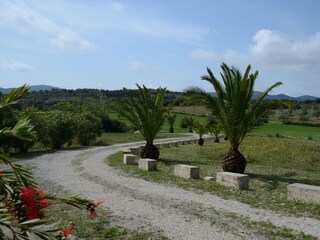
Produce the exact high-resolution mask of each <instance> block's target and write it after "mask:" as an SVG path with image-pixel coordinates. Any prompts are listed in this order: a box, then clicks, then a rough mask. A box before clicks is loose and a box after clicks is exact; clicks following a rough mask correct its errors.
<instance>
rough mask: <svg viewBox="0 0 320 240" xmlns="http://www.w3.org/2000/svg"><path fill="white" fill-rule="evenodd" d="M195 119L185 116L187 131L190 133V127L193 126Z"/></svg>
mask: <svg viewBox="0 0 320 240" xmlns="http://www.w3.org/2000/svg"><path fill="white" fill-rule="evenodd" d="M195 123H196V120H195V119H194V118H193V117H186V124H187V126H188V128H189V133H192V132H193V130H192V128H193V127H194V125H195Z"/></svg>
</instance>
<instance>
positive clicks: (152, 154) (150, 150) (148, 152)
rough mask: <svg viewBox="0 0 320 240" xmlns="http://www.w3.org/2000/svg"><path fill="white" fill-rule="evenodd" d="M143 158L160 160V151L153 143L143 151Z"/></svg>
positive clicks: (148, 144) (141, 154)
mask: <svg viewBox="0 0 320 240" xmlns="http://www.w3.org/2000/svg"><path fill="white" fill-rule="evenodd" d="M140 156H141V158H151V159H155V160H158V159H159V156H160V151H159V149H158V148H157V147H156V146H155V145H153V143H147V144H146V145H145V146H144V147H143V148H142V150H141V153H140Z"/></svg>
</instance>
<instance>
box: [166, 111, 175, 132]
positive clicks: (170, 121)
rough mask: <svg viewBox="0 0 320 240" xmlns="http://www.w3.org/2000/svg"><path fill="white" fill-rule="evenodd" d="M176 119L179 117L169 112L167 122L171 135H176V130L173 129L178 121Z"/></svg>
mask: <svg viewBox="0 0 320 240" xmlns="http://www.w3.org/2000/svg"><path fill="white" fill-rule="evenodd" d="M176 118H177V115H175V114H173V115H171V114H170V113H169V112H168V115H167V121H168V123H169V125H170V130H169V131H170V133H174V128H173V125H174V123H175V121H176Z"/></svg>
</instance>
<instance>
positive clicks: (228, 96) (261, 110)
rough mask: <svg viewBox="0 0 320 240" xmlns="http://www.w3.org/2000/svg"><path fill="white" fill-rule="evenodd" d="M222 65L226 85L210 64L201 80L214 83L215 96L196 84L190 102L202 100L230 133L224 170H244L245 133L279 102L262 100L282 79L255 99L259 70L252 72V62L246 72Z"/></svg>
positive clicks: (223, 162) (191, 90)
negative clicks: (243, 144)
mask: <svg viewBox="0 0 320 240" xmlns="http://www.w3.org/2000/svg"><path fill="white" fill-rule="evenodd" d="M221 68H222V73H221V74H220V75H221V77H222V80H223V84H224V86H222V84H221V83H220V82H219V81H218V80H217V79H216V78H215V76H214V75H213V73H212V71H211V70H210V68H207V72H208V75H204V76H202V77H201V79H202V80H206V81H208V82H209V83H211V84H212V85H213V87H214V90H215V92H216V97H213V96H212V95H211V94H210V93H207V92H205V91H204V90H203V89H201V88H197V87H193V88H189V89H188V90H187V91H186V94H190V98H189V99H188V101H189V102H198V103H203V104H204V105H205V106H206V107H207V108H208V109H210V110H211V111H212V114H213V115H215V116H216V117H217V119H218V120H219V122H221V124H222V126H223V128H224V131H225V134H226V136H228V139H229V142H230V151H229V152H228V154H227V155H226V156H225V157H224V158H223V159H222V168H223V170H224V171H228V172H235V173H243V172H244V170H245V167H246V159H245V157H244V156H243V155H242V154H241V153H240V151H239V146H240V144H241V142H242V140H243V139H244V137H245V136H246V134H247V133H248V132H249V131H250V130H252V129H253V128H254V126H255V123H256V122H257V121H258V120H259V119H260V118H261V117H263V116H264V115H266V114H267V113H268V112H269V111H271V110H272V109H274V108H275V107H278V106H279V105H280V104H279V103H277V102H263V100H264V99H265V97H266V96H267V95H268V93H269V92H270V91H271V90H272V89H274V88H275V87H277V86H279V85H281V84H282V83H281V82H277V83H275V84H273V85H272V86H271V87H269V88H268V89H267V90H266V91H264V92H263V93H261V94H260V96H259V97H258V98H257V99H256V100H254V101H253V100H252V95H253V87H254V83H255V80H256V79H257V77H258V71H256V72H255V73H254V74H250V70H251V66H250V65H249V66H248V67H247V68H246V71H245V73H244V75H242V74H241V72H240V71H239V70H238V69H237V68H235V67H229V66H228V65H227V64H225V63H223V64H222V65H221Z"/></svg>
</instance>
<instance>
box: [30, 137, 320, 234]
mask: <svg viewBox="0 0 320 240" xmlns="http://www.w3.org/2000/svg"><path fill="white" fill-rule="evenodd" d="M179 139H181V138H179ZM158 141H168V140H166V139H164V140H158ZM136 145H137V143H135V144H118V145H114V146H108V147H92V148H85V149H78V150H63V151H59V152H55V153H52V154H46V155H42V156H38V157H36V158H34V159H32V160H28V161H27V162H28V164H31V166H32V168H33V172H34V174H35V176H36V178H40V179H43V180H45V181H50V182H52V183H55V184H58V185H59V186H61V188H63V189H65V190H67V191H70V192H73V193H80V194H81V195H82V196H85V197H87V198H90V199H95V200H102V201H104V202H105V204H103V205H102V207H105V208H108V209H110V210H111V211H112V212H113V215H116V216H119V219H121V220H119V223H118V225H122V226H123V227H125V228H138V227H143V228H144V229H146V230H148V231H161V232H162V234H163V235H164V236H166V237H168V238H169V239H183V240H188V239H190V240H191V239H192V240H197V239H265V237H263V236H262V235H260V234H259V233H258V232H257V231H255V229H252V228H250V229H249V228H246V227H245V226H243V224H241V220H240V219H243V218H245V219H250V220H253V221H258V222H260V221H263V222H270V223H272V224H274V225H275V226H278V227H287V228H291V229H294V230H295V231H297V232H304V233H306V234H310V235H313V236H316V237H318V238H319V239H320V227H319V226H320V221H318V220H315V219H311V218H303V217H292V216H284V215H280V214H279V213H275V212H272V211H267V210H263V209H256V208H253V207H250V206H249V205H246V204H243V203H240V202H237V201H233V200H224V199H222V198H220V197H217V196H215V195H212V194H206V193H205V194H201V193H196V192H193V191H188V190H184V189H181V188H178V187H174V186H172V185H162V184H158V183H153V182H148V181H145V180H142V179H138V178H133V177H130V176H128V175H126V174H124V173H123V172H121V171H120V170H116V169H114V168H112V167H109V166H108V165H107V164H106V163H105V159H106V157H107V156H109V155H111V154H113V153H115V152H117V151H119V150H122V149H125V148H128V147H133V146H136ZM140 145H141V144H140ZM230 216H231V217H230ZM120 217H121V218H120Z"/></svg>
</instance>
